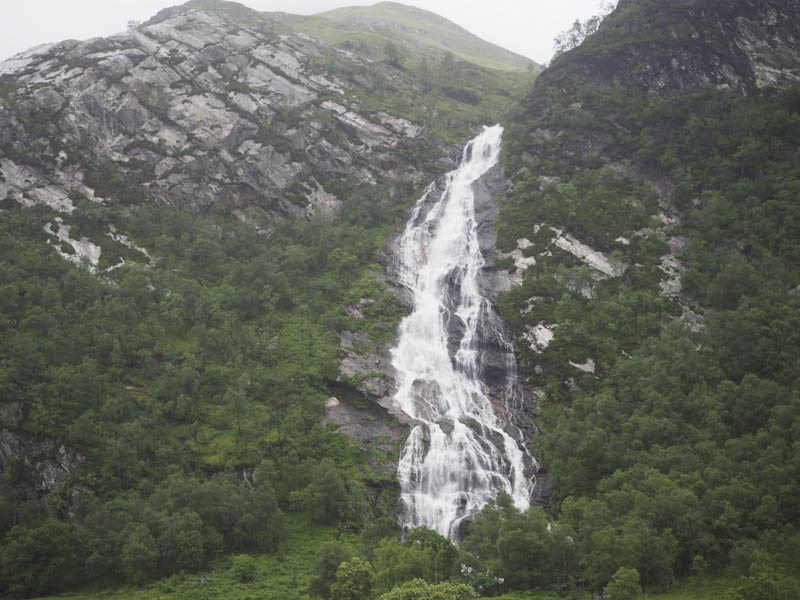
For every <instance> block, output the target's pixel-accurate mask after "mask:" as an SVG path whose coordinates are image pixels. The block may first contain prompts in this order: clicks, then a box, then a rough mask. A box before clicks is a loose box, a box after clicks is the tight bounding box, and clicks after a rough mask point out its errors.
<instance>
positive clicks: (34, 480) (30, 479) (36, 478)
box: [0, 429, 84, 493]
mask: <svg viewBox="0 0 800 600" xmlns="http://www.w3.org/2000/svg"><path fill="white" fill-rule="evenodd" d="M83 460H84V457H83V456H82V455H81V454H78V453H75V452H74V451H72V450H70V449H69V448H67V447H65V446H59V447H58V448H56V447H54V446H53V444H52V442H49V441H46V440H38V439H35V438H33V437H31V436H27V435H25V434H20V433H14V432H11V431H9V430H7V429H0V470H3V469H4V468H6V466H10V465H12V464H15V465H17V468H18V469H19V472H20V473H21V475H22V483H23V484H24V485H23V486H21V488H20V490H21V491H22V492H24V491H26V490H27V491H31V492H35V493H49V492H53V491H55V490H57V489H58V488H60V487H62V486H63V485H65V484H66V483H67V482H69V481H70V480H71V479H72V475H73V474H74V472H75V469H76V468H77V467H78V465H79V464H80V463H81V462H83Z"/></svg>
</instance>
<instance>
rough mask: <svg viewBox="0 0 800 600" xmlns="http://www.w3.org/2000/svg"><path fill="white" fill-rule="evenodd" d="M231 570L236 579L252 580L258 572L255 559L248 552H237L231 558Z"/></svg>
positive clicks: (242, 580)
mask: <svg viewBox="0 0 800 600" xmlns="http://www.w3.org/2000/svg"><path fill="white" fill-rule="evenodd" d="M231 572H232V573H233V576H234V578H236V580H237V581H241V582H243V583H245V582H248V581H253V580H254V579H255V578H256V574H257V573H258V564H257V563H256V559H255V558H253V557H252V556H250V555H249V554H237V555H236V556H234V557H233V558H232V559H231Z"/></svg>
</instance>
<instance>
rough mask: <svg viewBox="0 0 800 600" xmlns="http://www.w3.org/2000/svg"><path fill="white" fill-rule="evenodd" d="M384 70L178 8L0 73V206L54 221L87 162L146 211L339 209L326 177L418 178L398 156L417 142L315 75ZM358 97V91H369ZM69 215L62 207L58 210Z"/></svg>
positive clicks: (414, 134)
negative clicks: (6, 203)
mask: <svg viewBox="0 0 800 600" xmlns="http://www.w3.org/2000/svg"><path fill="white" fill-rule="evenodd" d="M333 61H336V62H339V63H342V64H346V65H347V68H346V69H344V71H345V72H348V71H353V72H355V71H361V72H363V73H366V74H367V75H369V77H368V79H369V78H372V77H373V76H374V73H372V71H373V70H376V69H379V68H382V67H380V65H375V64H373V63H370V61H368V60H367V59H363V58H360V57H358V56H355V55H353V54H350V53H345V52H341V51H338V50H336V49H334V48H332V47H330V46H328V45H327V44H325V43H323V42H321V41H318V40H315V39H312V38H310V37H308V36H304V35H303V34H299V33H292V34H288V33H287V34H278V33H276V32H275V31H274V28H272V29H271V28H270V27H269V24H268V18H267V17H263V16H260V15H259V13H255V12H253V13H252V15H250V16H249V17H248V18H247V19H244V18H242V19H239V20H237V19H236V18H235V17H234V16H231V15H230V14H227V13H225V12H221V11H215V10H212V9H209V10H196V9H188V8H183V7H178V8H177V9H170V10H167V11H164V12H162V13H160V14H159V15H158V16H157V17H156V18H155V19H153V20H152V21H150V22H148V23H145V24H144V25H143V26H141V27H140V28H138V30H136V31H133V32H130V33H127V34H120V35H117V36H114V37H111V38H107V39H95V40H90V41H88V42H82V43H79V42H74V41H68V42H62V43H60V44H54V45H49V46H42V47H38V48H35V49H32V50H30V51H28V52H25V53H22V54H20V55H18V56H16V57H14V58H12V59H10V60H7V61H5V62H2V63H0V78H2V79H1V80H0V81H2V85H0V163H2V169H3V172H4V173H12V174H13V173H21V172H22V173H24V175H25V176H24V177H4V178H0V198H5V197H6V196H10V197H12V198H14V199H17V200H20V201H22V200H23V199H29V198H32V199H33V201H40V202H43V203H47V204H50V205H56V206H57V207H58V209H59V210H62V209H64V205H69V204H70V202H69V200H68V199H67V196H68V194H69V192H70V191H72V190H76V191H78V192H80V193H82V194H83V195H85V196H88V197H89V198H90V199H91V198H93V191H92V190H91V189H89V188H87V186H86V185H85V181H86V169H87V167H88V166H89V165H91V164H100V163H105V164H108V163H111V164H112V165H113V168H114V170H116V171H118V172H119V173H120V174H121V175H122V176H123V177H124V178H125V179H129V180H134V181H138V182H142V183H141V184H140V185H138V188H139V189H138V190H137V191H138V192H140V193H141V195H142V200H143V201H155V202H160V203H165V204H170V205H174V206H177V207H180V208H183V209H188V210H192V211H203V210H206V209H208V208H209V207H210V206H212V205H214V204H216V203H218V202H225V203H228V204H232V205H234V206H237V207H243V206H259V207H261V208H263V209H265V210H267V211H269V212H271V213H273V214H279V215H294V216H300V217H306V216H310V215H312V214H314V213H320V212H321V213H329V212H332V211H335V210H336V209H337V207H338V205H339V203H340V200H341V199H339V198H336V197H335V196H334V195H333V194H330V193H327V192H326V191H325V189H324V188H325V184H326V180H327V179H328V178H329V177H336V176H343V175H354V176H355V178H356V180H358V181H361V182H373V181H375V180H376V179H377V178H379V177H381V176H383V175H386V174H387V173H390V172H391V173H392V174H393V175H396V176H408V177H410V178H411V179H418V178H419V177H421V174H419V173H417V172H416V171H415V170H414V168H413V166H409V165H408V164H406V162H405V161H404V160H403V154H404V149H405V147H406V145H407V144H409V143H412V142H413V141H414V140H415V139H418V138H419V137H420V136H421V135H422V134H423V128H422V127H421V126H420V125H418V124H415V123H412V122H411V121H408V120H407V119H403V118H400V117H398V116H395V115H389V114H387V113H385V112H380V113H375V114H371V113H367V112H365V111H363V110H362V109H361V106H360V104H359V102H358V101H357V100H356V99H355V98H356V97H357V94H356V93H354V91H355V90H354V87H357V85H358V84H357V83H354V82H353V81H349V80H348V81H343V80H341V79H340V78H339V77H338V76H337V75H334V74H332V72H329V70H328V67H327V65H326V63H330V62H333ZM367 83H369V82H367ZM68 208H69V207H67V209H68Z"/></svg>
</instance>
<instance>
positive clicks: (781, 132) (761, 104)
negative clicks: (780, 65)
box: [467, 84, 800, 598]
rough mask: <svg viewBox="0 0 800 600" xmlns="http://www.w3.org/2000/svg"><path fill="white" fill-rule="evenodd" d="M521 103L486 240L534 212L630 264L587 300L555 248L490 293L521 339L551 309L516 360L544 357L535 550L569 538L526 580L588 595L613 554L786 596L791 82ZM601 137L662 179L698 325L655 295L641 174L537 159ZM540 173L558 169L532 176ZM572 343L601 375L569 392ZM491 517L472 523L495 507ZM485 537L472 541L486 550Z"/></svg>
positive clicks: (796, 411)
mask: <svg viewBox="0 0 800 600" xmlns="http://www.w3.org/2000/svg"><path fill="white" fill-rule="evenodd" d="M576 101H578V102H579V103H580V104H581V105H582V108H576V107H575V106H574V103H575V102H576ZM529 102H530V104H529V105H528V107H527V112H526V111H521V112H520V113H519V115H518V119H517V122H516V123H515V124H514V127H513V128H512V131H513V132H514V133H515V134H516V135H514V136H513V137H512V138H511V140H510V142H509V145H510V148H509V149H508V153H507V154H508V162H509V166H510V167H511V170H512V171H516V172H517V173H518V176H517V185H516V187H515V191H514V192H513V194H512V195H511V197H510V199H509V202H508V204H507V205H506V206H504V208H503V212H502V214H501V220H500V223H499V230H500V246H501V247H505V248H507V249H511V248H512V247H513V240H515V239H516V238H518V237H521V236H525V235H530V234H531V232H533V231H534V226H535V224H538V223H542V222H547V223H555V224H558V225H561V226H563V227H565V228H566V229H567V231H570V232H572V233H574V234H575V235H577V236H578V237H579V238H580V239H582V240H588V241H590V242H591V244H592V246H593V247H594V248H598V249H601V250H603V251H606V252H609V253H611V252H613V253H614V255H615V257H616V258H617V259H618V260H621V261H623V262H624V263H626V264H628V265H632V266H631V267H630V268H629V269H628V270H627V271H626V272H625V274H624V276H622V277H619V278H614V279H606V280H602V281H599V282H596V285H594V287H593V289H592V293H591V298H587V297H585V296H586V295H585V294H582V293H581V290H582V288H581V286H580V285H576V284H575V281H580V278H581V269H585V267H580V266H578V265H577V264H576V263H575V261H574V259H572V260H573V266H571V267H570V259H571V257H569V256H568V255H566V253H563V255H562V254H556V255H554V256H553V257H552V258H551V259H550V260H548V259H543V260H540V261H539V263H538V264H537V268H536V269H532V270H530V271H529V272H527V273H526V275H525V279H524V282H523V284H522V286H520V287H518V288H515V289H513V290H512V291H511V292H509V293H508V294H506V296H505V297H504V298H503V299H502V300H501V305H502V306H503V307H504V314H505V315H506V317H507V319H508V320H509V322H510V323H511V324H512V326H513V327H514V328H515V329H516V331H517V332H518V334H521V333H522V332H524V330H525V327H526V325H529V324H532V323H535V322H537V321H542V320H544V321H552V322H557V323H558V327H557V328H556V329H555V337H554V340H553V343H552V344H551V346H550V347H548V348H547V350H546V351H545V352H544V353H543V354H541V355H537V354H535V353H533V352H525V351H524V350H523V360H525V361H527V362H528V365H529V368H532V367H533V365H534V364H538V365H539V366H540V367H544V368H545V369H546V371H547V377H546V383H545V387H546V396H545V402H543V403H542V413H541V414H540V421H541V423H542V432H541V434H540V435H538V436H536V437H535V438H534V440H533V443H534V447H535V448H536V450H535V454H537V456H540V457H541V458H542V460H543V461H544V463H545V464H546V465H547V468H548V473H549V481H550V483H551V485H552V489H553V492H554V496H555V503H554V506H553V512H554V514H555V515H556V516H557V520H556V521H554V522H553V524H552V529H551V531H552V532H553V533H552V536H551V537H553V540H552V542H551V543H552V544H553V547H552V548H551V549H547V550H545V553H546V555H548V556H550V557H552V558H553V559H556V557H558V556H559V552H563V548H564V545H563V544H561V545H559V543H558V538H557V536H556V534H555V532H558V531H559V530H561V529H563V530H564V531H563V532H561V533H559V534H558V535H559V536H560V535H568V536H569V539H570V540H572V541H573V542H574V544H568V545H567V547H568V548H569V552H570V553H571V556H570V558H569V559H567V558H564V559H563V562H560V561H557V562H556V564H557V565H562V567H561V569H560V570H559V569H557V568H555V567H554V568H551V569H548V570H547V571H546V572H547V573H548V574H549V578H548V579H547V580H546V581H542V580H539V581H538V582H535V583H537V584H539V585H541V584H542V583H549V584H552V583H555V582H560V583H561V584H563V585H567V584H569V582H570V581H574V580H576V579H577V580H580V581H583V582H584V584H586V585H587V586H589V587H590V588H592V589H600V588H602V587H604V586H605V585H606V584H607V583H608V582H609V581H610V580H611V579H612V577H613V576H614V574H615V572H617V569H619V568H623V567H625V568H635V569H636V570H637V571H638V574H639V576H640V578H641V583H642V585H643V586H644V587H645V588H646V589H649V590H658V589H662V590H665V589H667V588H668V587H669V586H670V584H671V583H672V581H673V580H674V578H675V577H684V576H687V575H690V574H693V575H696V576H703V575H707V574H710V573H719V572H722V571H723V570H725V569H726V568H728V569H731V570H733V571H735V572H738V573H743V574H744V573H749V574H750V576H751V577H752V578H756V579H759V578H760V579H759V581H761V580H762V579H763V580H765V581H769V582H771V583H770V585H769V586H766V587H764V588H763V589H762V590H761V591H760V592H758V593H757V595H753V596H750V595H748V594H749V593H750V592H747V591H741V592H739V595H734V597H742V598H745V597H759V598H793V597H796V589H797V582H796V581H795V580H793V579H791V577H792V576H793V575H795V574H796V567H797V565H798V564H800V531H798V529H797V526H798V517H800V514H798V511H797V506H798V505H797V501H796V499H797V496H798V492H800V489H798V481H800V479H799V478H798V475H800V472H798V469H799V468H800V462H798V457H799V456H800V454H798V443H800V438H798V433H799V432H798V428H797V427H798V423H800V394H799V393H798V392H800V390H799V389H798V382H799V381H800V379H798V378H799V377H800V357H799V356H798V353H797V348H798V347H800V338H798V325H800V312H799V310H798V309H800V296H799V295H798V291H797V289H798V288H797V286H798V284H800V269H799V268H798V267H799V266H800V245H798V236H797V226H798V223H800V205H798V203H797V197H798V192H800V168H798V165H800V154H798V148H800V89H798V88H792V89H788V90H785V91H781V92H775V91H766V92H761V93H759V92H756V91H753V93H752V94H751V95H749V96H747V97H736V96H732V95H731V94H729V93H726V92H722V91H718V90H712V89H709V90H702V91H698V92H696V93H691V94H679V95H675V96H671V97H666V98H648V97H646V96H644V95H642V94H634V93H631V91H630V90H629V89H624V88H621V87H618V86H617V87H615V86H608V87H603V86H596V85H585V86H583V87H581V85H580V84H578V85H575V86H574V88H573V89H570V90H569V91H562V93H561V94H559V93H557V92H556V93H550V94H549V95H548V96H547V98H546V102H547V107H548V109H547V111H546V113H545V116H540V117H539V118H537V119H536V120H535V121H533V122H531V121H527V120H525V115H526V114H531V113H532V114H538V115H542V113H543V112H544V111H541V110H540V107H539V108H537V107H536V102H545V100H543V99H542V97H541V95H540V96H538V97H537V96H536V95H533V96H532V97H531V99H530V100H529ZM570 105H573V106H570ZM621 115H624V116H623V117H621ZM611 120H614V124H613V125H612V124H611V123H610V122H609V121H611ZM547 128H550V129H552V130H560V131H561V132H562V133H561V135H562V136H563V138H568V141H566V142H565V140H564V139H561V140H553V141H552V142H551V143H550V145H549V146H546V148H545V150H544V151H543V150H542V149H541V148H534V147H530V146H529V144H530V140H531V136H529V135H528V133H529V132H530V131H533V130H536V129H547ZM598 134H605V135H609V137H610V144H609V146H608V149H607V150H606V152H607V156H609V157H610V158H611V159H612V160H618V161H628V165H629V166H630V165H635V166H636V167H637V168H638V169H639V170H640V171H641V172H645V173H650V174H652V175H654V176H657V175H658V174H660V173H667V174H668V175H669V179H670V181H671V185H672V189H671V194H672V200H673V203H674V206H675V208H676V209H677V210H678V211H679V214H680V216H681V219H680V222H679V223H676V224H672V225H670V228H669V229H668V230H667V232H666V233H667V234H668V235H681V236H684V238H685V239H686V240H687V244H686V250H685V253H684V254H683V260H684V261H685V265H686V268H685V270H684V271H683V273H682V276H681V281H682V284H683V287H684V290H685V291H686V292H687V293H688V296H689V297H690V298H692V299H693V300H695V301H696V304H695V305H694V306H693V308H694V310H695V311H696V312H698V313H700V314H702V315H703V316H704V323H705V325H704V326H703V327H702V328H697V327H692V326H691V324H690V323H688V322H687V321H685V320H681V319H680V318H679V317H680V316H681V313H682V308H681V306H680V305H679V304H678V301H677V300H674V299H668V298H664V297H663V296H662V294H660V288H659V280H660V279H661V278H662V277H663V276H664V275H663V273H659V271H658V265H659V263H660V257H661V256H663V255H664V254H665V253H667V252H668V251H669V247H668V245H667V244H666V243H665V241H663V239H659V238H658V237H657V236H648V235H640V236H637V235H636V234H635V231H636V230H637V229H640V228H641V229H643V228H647V227H650V228H653V227H656V226H657V225H658V224H656V225H654V224H653V223H652V222H651V221H650V217H649V216H648V215H650V214H652V213H653V212H654V211H653V208H654V207H653V199H652V198H651V197H650V196H651V195H652V192H649V193H648V192H647V189H648V187H649V183H648V181H647V180H646V179H645V180H640V181H638V182H636V181H632V180H631V179H629V178H627V177H625V176H623V175H621V174H620V173H619V171H618V170H613V169H610V168H609V167H608V166H606V165H604V164H603V163H602V161H598V160H596V159H595V160H594V164H593V160H592V157H591V156H590V157H589V158H588V159H586V160H583V161H573V162H572V163H570V162H567V161H561V162H558V161H557V160H554V157H558V156H561V155H560V154H559V153H560V152H561V149H560V148H559V144H569V143H574V142H575V140H580V139H581V138H582V137H584V138H588V137H590V136H593V135H598ZM569 138H571V139H569ZM526 150H528V151H529V153H528V156H529V158H528V159H527V164H523V161H520V160H519V157H520V156H523V153H524V152H525V151H526ZM540 173H546V174H548V175H557V176H558V177H559V179H560V182H559V183H558V184H556V185H553V186H541V185H540V184H539V182H538V181H537V175H538V174H540ZM615 210H616V211H620V212H619V214H616V213H614V211H615ZM651 231H652V229H651ZM620 236H625V237H626V238H629V239H631V240H632V241H631V242H630V244H629V245H625V244H623V243H620V242H619V241H617V240H618V238H619V237H620ZM534 239H535V238H534ZM535 249H536V246H535V245H534V246H532V247H531V251H535ZM590 280H591V278H590ZM531 297H536V298H537V300H536V302H535V304H534V306H533V308H532V310H526V308H527V307H528V299H529V298H531ZM587 356H592V357H594V359H595V360H596V364H597V371H596V373H597V374H599V375H601V378H600V379H598V378H597V377H595V376H594V375H593V374H581V377H580V378H578V379H579V381H578V384H577V387H575V386H573V387H570V386H569V385H567V381H568V380H569V377H570V376H574V375H575V372H576V371H574V370H572V371H569V367H568V366H567V367H565V366H564V365H565V364H566V363H567V360H568V359H572V360H577V361H583V360H584V359H585V358H586V357H587ZM489 514H490V513H486V514H485V515H483V517H482V519H479V520H478V522H477V523H476V526H477V525H480V524H481V523H482V522H483V519H487V520H489V519H491V518H495V519H497V518H498V517H497V516H495V517H490V516H489ZM500 515H501V516H500V517H499V518H500V519H501V520H503V519H505V520H506V521H507V522H508V521H510V520H511V517H509V516H505V517H503V516H502V512H501V513H500ZM531 517H532V515H531V516H529V517H528V518H531ZM541 527H542V524H541V522H540V524H539V528H540V530H541ZM476 533H480V529H479V528H476ZM483 535H484V534H482V533H481V542H482V543H483V539H482V538H483ZM536 537H537V538H538V537H539V536H536ZM489 539H490V540H492V538H489ZM501 541H502V539H501V538H495V539H494V546H492V545H491V544H489V545H488V546H487V549H486V550H478V554H479V555H480V556H483V555H484V554H485V555H486V556H493V557H494V559H495V560H499V561H501V563H502V556H501V555H500V554H499V551H500V548H501V547H502V544H501ZM470 543H471V539H470V538H468V539H467V546H468V547H469V544H470ZM531 552H535V551H534V550H533V548H532V549H531ZM493 553H494V554H493ZM529 575H530V576H531V577H532V578H535V575H534V574H533V573H532V572H530V571H529ZM787 577H789V579H787ZM534 581H535V579H532V580H531V581H528V582H525V584H524V585H531V584H534ZM753 585H755V584H753ZM772 588H774V589H772ZM770 589H772V591H770ZM743 590H744V588H743ZM793 590H794V591H793Z"/></svg>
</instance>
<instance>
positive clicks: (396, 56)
mask: <svg viewBox="0 0 800 600" xmlns="http://www.w3.org/2000/svg"><path fill="white" fill-rule="evenodd" d="M383 53H384V54H385V55H386V62H387V63H389V64H390V65H392V66H393V67H394V68H395V69H402V68H403V62H404V61H405V56H404V55H403V52H402V51H401V50H400V48H398V47H397V46H396V45H395V44H394V43H393V42H386V45H385V46H384V47H383Z"/></svg>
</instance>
